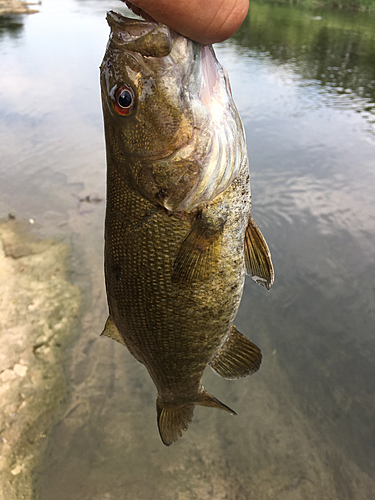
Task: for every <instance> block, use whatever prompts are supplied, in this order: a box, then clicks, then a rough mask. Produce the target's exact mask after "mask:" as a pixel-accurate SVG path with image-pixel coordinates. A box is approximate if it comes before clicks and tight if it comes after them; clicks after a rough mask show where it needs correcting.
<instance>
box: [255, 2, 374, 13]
mask: <svg viewBox="0 0 375 500" xmlns="http://www.w3.org/2000/svg"><path fill="white" fill-rule="evenodd" d="M259 1H261V3H267V4H273V3H276V4H283V5H294V6H296V7H305V8H310V9H324V8H325V9H329V10H332V11H334V10H344V11H348V12H374V11H375V0H368V1H367V2H365V3H364V2H363V0H359V1H352V0H256V2H255V3H257V2H259ZM250 7H251V0H250Z"/></svg>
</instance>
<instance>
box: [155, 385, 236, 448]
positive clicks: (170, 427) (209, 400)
mask: <svg viewBox="0 0 375 500" xmlns="http://www.w3.org/2000/svg"><path fill="white" fill-rule="evenodd" d="M195 405H200V406H208V407H210V408H217V409H219V410H225V411H227V412H228V413H230V414H232V415H237V413H236V412H235V411H233V410H231V409H230V408H229V406H226V405H225V404H223V403H221V401H219V400H218V399H216V398H214V397H213V396H211V394H208V392H206V391H205V390H204V389H203V387H202V388H201V391H200V392H199V395H198V397H197V400H196V401H194V403H186V404H183V405H178V406H177V405H176V406H163V405H161V404H160V403H159V401H158V400H157V401H156V411H157V419H158V428H159V433H160V437H161V440H162V441H163V443H164V444H165V445H166V446H170V445H171V444H172V443H174V442H175V441H177V439H178V438H180V437H181V436H182V431H186V430H187V429H188V426H189V424H190V422H191V421H192V419H193V413H194V406H195Z"/></svg>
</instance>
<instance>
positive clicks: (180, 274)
mask: <svg viewBox="0 0 375 500" xmlns="http://www.w3.org/2000/svg"><path fill="white" fill-rule="evenodd" d="M223 227H224V224H218V225H216V226H215V225H213V224H212V223H210V222H209V221H207V220H206V218H205V217H203V216H198V218H197V219H196V220H195V222H194V224H193V227H192V229H191V231H190V233H189V234H188V235H187V237H186V238H185V239H184V241H183V242H182V244H181V247H180V250H179V252H178V254H177V257H176V260H175V262H174V265H173V272H172V278H171V279H172V283H188V282H189V283H190V282H192V281H203V280H204V279H207V278H208V277H209V276H210V275H211V274H212V271H213V269H214V268H215V267H216V265H217V263H218V261H219V258H220V254H221V244H222V235H223Z"/></svg>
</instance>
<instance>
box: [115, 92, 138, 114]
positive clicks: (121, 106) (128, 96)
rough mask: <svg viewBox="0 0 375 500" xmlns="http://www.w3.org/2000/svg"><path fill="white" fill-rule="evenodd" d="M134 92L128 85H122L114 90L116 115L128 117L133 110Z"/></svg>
mask: <svg viewBox="0 0 375 500" xmlns="http://www.w3.org/2000/svg"><path fill="white" fill-rule="evenodd" d="M134 101H135V99H134V92H133V89H132V88H131V87H129V86H128V85H122V86H121V87H119V88H118V89H117V90H116V93H115V100H114V108H115V111H116V113H118V114H119V115H122V116H125V115H130V113H131V112H132V111H133V108H134Z"/></svg>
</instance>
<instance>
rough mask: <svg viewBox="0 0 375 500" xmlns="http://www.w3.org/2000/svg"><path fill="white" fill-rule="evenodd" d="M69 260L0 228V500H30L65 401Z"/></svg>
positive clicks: (8, 225)
mask: <svg viewBox="0 0 375 500" xmlns="http://www.w3.org/2000/svg"><path fill="white" fill-rule="evenodd" d="M68 253H69V248H68V246H67V245H65V244H63V243H57V242H56V241H55V240H53V239H48V240H41V239H38V238H36V237H34V236H33V235H32V234H31V232H30V229H29V228H28V227H27V226H26V224H23V223H19V222H18V221H14V220H11V221H4V220H0V339H1V342H0V408H1V412H0V500H19V499H21V498H22V499H24V500H29V499H31V498H32V497H33V476H32V472H33V468H34V467H35V465H36V464H37V463H38V460H39V457H40V454H41V452H42V451H43V449H44V445H45V441H46V439H45V438H46V435H47V434H48V432H49V430H50V429H51V426H52V425H53V423H54V421H55V419H56V418H57V416H58V414H59V410H60V409H61V408H62V404H63V403H64V401H66V399H67V398H68V395H69V388H68V381H67V379H66V374H65V370H64V359H65V356H66V351H67V349H68V348H69V346H70V344H71V342H72V340H73V334H74V332H76V331H77V325H78V320H77V318H78V313H79V309H80V302H81V293H80V290H79V288H78V287H77V286H74V285H72V284H71V283H70V282H69V281H68V279H67V266H66V259H67V256H68Z"/></svg>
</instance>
